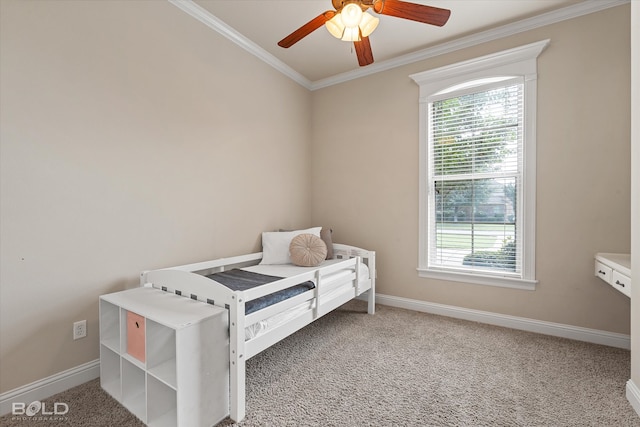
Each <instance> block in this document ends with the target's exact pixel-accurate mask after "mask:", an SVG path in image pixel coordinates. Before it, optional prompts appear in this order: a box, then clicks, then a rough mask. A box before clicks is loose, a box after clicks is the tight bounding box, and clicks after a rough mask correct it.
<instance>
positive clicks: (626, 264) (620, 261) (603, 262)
mask: <svg viewBox="0 0 640 427" xmlns="http://www.w3.org/2000/svg"><path fill="white" fill-rule="evenodd" d="M595 264H596V265H595V275H596V276H598V277H599V278H601V279H602V280H604V281H605V282H607V283H608V284H610V285H611V286H613V287H614V288H615V289H617V290H619V291H620V292H622V293H623V294H625V295H626V296H628V297H629V298H631V255H630V254H609V253H598V254H596V261H595Z"/></svg>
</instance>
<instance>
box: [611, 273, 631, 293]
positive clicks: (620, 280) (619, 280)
mask: <svg viewBox="0 0 640 427" xmlns="http://www.w3.org/2000/svg"><path fill="white" fill-rule="evenodd" d="M611 286H613V287H614V288H616V289H617V290H619V291H620V292H622V293H623V294H625V295H626V296H628V297H631V277H628V276H625V275H624V274H622V273H620V272H618V271H615V270H613V273H612V274H611Z"/></svg>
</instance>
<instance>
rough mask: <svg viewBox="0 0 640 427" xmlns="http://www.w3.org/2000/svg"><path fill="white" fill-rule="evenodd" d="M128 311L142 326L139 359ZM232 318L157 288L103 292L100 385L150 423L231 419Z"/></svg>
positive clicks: (199, 423) (208, 423)
mask: <svg viewBox="0 0 640 427" xmlns="http://www.w3.org/2000/svg"><path fill="white" fill-rule="evenodd" d="M128 312H131V313H135V314H137V315H139V316H141V317H142V318H143V321H144V343H138V344H140V345H142V346H143V347H142V349H143V354H144V357H142V358H140V357H136V356H134V355H132V354H129V352H128V351H127V346H128V340H127V329H128V328H127V313H128ZM228 321H229V320H228V315H227V311H226V310H223V309H221V308H219V307H215V306H213V305H210V304H204V303H202V302H198V301H194V300H191V299H189V298H186V297H182V296H178V295H174V294H171V293H167V292H163V291H160V290H157V289H153V288H136V289H131V290H128V291H122V292H116V293H113V294H108V295H102V296H101V297H100V384H101V386H102V388H103V389H104V390H105V391H106V392H107V393H109V394H110V395H111V396H113V397H114V398H115V399H116V400H117V401H118V402H120V403H122V404H123V405H124V406H125V407H126V408H127V409H128V410H129V411H131V412H132V413H133V414H134V415H135V416H136V417H138V418H139V419H140V420H142V421H143V422H144V423H146V424H147V425H149V426H154V427H155V426H188V427H191V426H212V425H215V424H217V423H218V422H220V421H221V420H222V419H224V418H225V417H226V416H227V415H228V414H229V336H228ZM138 350H139V349H138ZM136 354H138V351H136Z"/></svg>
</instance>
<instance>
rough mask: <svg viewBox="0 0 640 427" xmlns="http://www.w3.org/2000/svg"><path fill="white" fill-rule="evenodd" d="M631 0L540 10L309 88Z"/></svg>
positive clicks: (601, 0) (602, 0)
mask: <svg viewBox="0 0 640 427" xmlns="http://www.w3.org/2000/svg"><path fill="white" fill-rule="evenodd" d="M630 1H631V0H587V1H585V2H582V3H578V4H575V5H571V6H567V7H565V8H562V9H558V10H555V11H552V12H547V13H543V14H541V15H538V16H534V17H532V18H527V19H523V20H521V21H518V22H514V23H511V24H506V25H503V26H501V27H497V28H493V29H490V30H486V31H482V32H479V33H476V34H472V35H470V36H466V37H461V38H459V39H456V40H452V41H450V42H446V43H441V44H439V45H436V46H433V47H429V48H426V49H423V50H419V51H416V52H413V53H409V54H406V55H402V56H399V57H397V58H394V59H390V60H387V61H382V62H377V63H373V64H371V65H368V66H367V67H366V68H359V69H357V70H353V71H348V72H345V73H341V74H337V75H335V76H332V77H327V78H326V79H321V80H316V81H314V82H313V83H312V84H311V90H317V89H322V88H325V87H328V86H333V85H335V84H338V83H343V82H346V81H349V80H353V79H357V78H360V77H364V76H368V75H371V74H375V73H379V72H381V71H386V70H390V69H392V68H396V67H400V66H403V65H407V64H411V63H414V62H418V61H422V60H425V59H428V58H433V57H435V56H439V55H444V54H447V53H450V52H455V51H457V50H460V49H465V48H468V47H472V46H476V45H479V44H482V43H486V42H490V41H493V40H498V39H501V38H504V37H508V36H512V35H515V34H518V33H522V32H525V31H529V30H533V29H535V28H539V27H544V26H546V25H550V24H555V23H557V22H562V21H565V20H568V19H573V18H577V17H580V16H583V15H588V14H590V13H595V12H600V11H602V10H605V9H609V8H611V7H616V6H620V5H623V4H626V3H629V2H630Z"/></svg>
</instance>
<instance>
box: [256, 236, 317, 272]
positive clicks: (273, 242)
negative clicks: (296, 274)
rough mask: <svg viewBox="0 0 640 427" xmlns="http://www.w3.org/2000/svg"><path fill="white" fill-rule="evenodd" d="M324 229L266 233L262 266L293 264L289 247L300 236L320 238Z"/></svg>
mask: <svg viewBox="0 0 640 427" xmlns="http://www.w3.org/2000/svg"><path fill="white" fill-rule="evenodd" d="M320 230H322V227H313V228H308V229H306V230H295V231H273V232H271V231H265V232H263V233H262V261H260V264H263V265H265V264H291V256H290V255H289V245H290V244H291V240H292V239H293V238H294V237H296V236H297V235H298V234H313V235H314V236H318V237H320Z"/></svg>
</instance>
